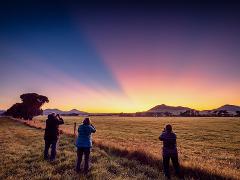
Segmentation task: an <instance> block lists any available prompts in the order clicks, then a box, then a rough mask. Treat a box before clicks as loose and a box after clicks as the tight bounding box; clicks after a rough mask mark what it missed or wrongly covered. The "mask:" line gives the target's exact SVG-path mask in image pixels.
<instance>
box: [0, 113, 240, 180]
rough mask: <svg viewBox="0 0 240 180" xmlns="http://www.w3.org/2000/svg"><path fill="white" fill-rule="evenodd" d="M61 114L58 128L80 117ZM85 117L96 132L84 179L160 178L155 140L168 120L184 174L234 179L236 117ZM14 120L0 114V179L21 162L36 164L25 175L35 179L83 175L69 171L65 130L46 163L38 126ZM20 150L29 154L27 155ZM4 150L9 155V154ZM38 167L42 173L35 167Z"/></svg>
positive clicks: (40, 120)
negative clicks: (52, 159) (54, 155)
mask: <svg viewBox="0 0 240 180" xmlns="http://www.w3.org/2000/svg"><path fill="white" fill-rule="evenodd" d="M45 118H46V117H37V118H36V121H35V123H33V122H31V124H32V125H34V126H42V127H44V120H45ZM64 119H65V125H63V127H62V129H63V130H64V131H65V132H67V133H73V124H74V122H77V123H78V124H79V123H81V121H82V118H81V117H65V118H64ZM91 119H92V122H93V124H94V125H95V126H96V128H97V133H96V134H95V135H94V136H93V138H94V140H95V144H94V148H93V157H92V171H91V174H90V175H88V176H89V177H88V178H90V179H114V178H115V179H162V178H163V176H162V168H161V143H160V142H159V140H158V137H159V134H160V132H161V131H162V128H163V127H164V125H165V124H167V123H171V124H172V125H173V127H174V130H175V132H176V133H177V136H178V147H179V148H178V149H179V153H180V162H181V165H182V167H183V170H184V174H185V177H186V179H239V177H240V169H239V168H240V161H239V160H240V159H239V157H240V150H239V147H240V119H239V118H180V117H179V118H132V117H131V118H126V117H92V118H91ZM14 123H16V122H12V121H7V120H2V119H1V124H3V125H1V127H0V129H1V132H0V133H1V134H0V137H1V138H0V140H1V143H3V142H4V143H5V144H4V143H3V146H1V151H0V154H1V155H2V154H3V155H4V156H2V157H1V158H2V160H3V162H4V164H7V165H6V166H4V167H5V168H3V167H1V169H2V170H0V171H1V173H0V178H1V177H4V179H5V178H6V177H11V175H12V177H26V176H29V175H30V174H24V173H28V172H24V170H23V169H22V168H23V167H25V166H27V165H28V166H35V165H36V169H35V170H36V172H35V175H31V177H34V178H38V175H39V174H41V177H39V178H40V179H42V178H48V177H52V178H54V177H56V178H60V176H63V177H69V178H70V179H71V178H73V179H74V178H79V177H80V178H84V177H83V176H78V175H76V174H75V173H74V171H73V168H74V163H75V150H74V145H73V144H74V143H73V141H74V140H73V138H72V137H70V136H66V135H63V136H62V137H61V141H60V145H59V159H58V160H57V162H55V163H54V164H49V163H48V162H45V161H43V160H42V157H41V153H42V148H43V140H42V134H43V131H42V130H34V129H31V128H30V127H26V126H23V125H21V124H19V123H18V124H17V126H16V125H15V124H14ZM9 126H10V127H11V128H10V129H12V130H11V131H9V128H8V127H9ZM10 132H11V133H10ZM14 134H15V135H14ZM19 134H20V135H19ZM9 136H14V137H11V138H10V137H9ZM19 136H20V137H22V138H19ZM14 138H16V139H15V140H14ZM31 138H32V139H31ZM10 139H11V140H10ZM11 141H14V142H15V143H14V147H15V148H14V149H12V150H13V152H11V151H8V148H10V149H11V148H12V147H10V146H11V144H12V143H11ZM34 142H38V143H34ZM31 143H32V144H33V145H34V147H33V148H31V146H29V144H31ZM24 144H25V145H26V147H27V149H28V150H21V151H18V150H16V149H17V148H18V147H20V149H24ZM15 151H17V152H15ZM25 151H27V152H25ZM15 153H16V154H15ZM26 153H28V154H30V155H31V156H30V157H27V156H26ZM5 155H6V156H7V157H5ZM8 156H9V157H11V156H13V157H12V158H13V159H12V160H11V158H9V157H8ZM22 156H23V157H24V158H25V159H26V161H27V162H28V163H27V164H26V163H24V162H22V163H20V164H21V166H20V165H17V164H16V166H17V169H18V171H19V172H18V171H17V173H16V172H15V173H12V170H13V169H15V168H14V166H15V163H14V162H15V161H14V160H17V158H19V157H22ZM32 156H33V157H32ZM61 159H63V160H61ZM2 160H1V161H2ZM13 164H14V166H13ZM24 164H25V165H24ZM34 164H35V165H34ZM12 166H13V167H12ZM38 166H40V167H41V168H42V169H46V171H45V170H41V168H40V167H38ZM9 168H10V170H9ZM56 169H61V170H59V171H58V170H56ZM42 171H44V173H43V174H42V173H39V172H42ZM37 172H38V173H37ZM16 174H17V176H15V175H16ZM37 174H38V175H37Z"/></svg>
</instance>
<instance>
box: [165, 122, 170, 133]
mask: <svg viewBox="0 0 240 180" xmlns="http://www.w3.org/2000/svg"><path fill="white" fill-rule="evenodd" d="M165 129H166V132H168V133H170V132H172V126H171V124H168V125H166V127H165Z"/></svg>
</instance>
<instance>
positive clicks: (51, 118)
mask: <svg viewBox="0 0 240 180" xmlns="http://www.w3.org/2000/svg"><path fill="white" fill-rule="evenodd" d="M61 124H64V121H63V119H62V118H61V117H60V116H59V114H57V115H56V114H55V113H52V114H49V115H48V119H47V120H46V128H45V134H44V140H45V149H44V159H48V158H49V155H48V151H49V148H50V147H51V155H50V160H51V161H53V160H55V158H56V145H57V141H58V138H59V125H61Z"/></svg>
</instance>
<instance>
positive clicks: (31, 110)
mask: <svg viewBox="0 0 240 180" xmlns="http://www.w3.org/2000/svg"><path fill="white" fill-rule="evenodd" d="M20 98H21V100H22V103H16V104H14V105H13V106H12V107H10V108H9V109H8V110H7V111H6V112H5V113H4V114H5V115H7V116H12V117H14V118H23V119H25V120H28V119H29V120H32V118H33V117H34V116H38V115H41V114H42V113H43V110H42V109H40V108H41V106H42V105H43V104H44V103H48V102H49V100H48V98H47V97H46V96H43V95H39V94H36V93H27V94H22V95H21V96H20Z"/></svg>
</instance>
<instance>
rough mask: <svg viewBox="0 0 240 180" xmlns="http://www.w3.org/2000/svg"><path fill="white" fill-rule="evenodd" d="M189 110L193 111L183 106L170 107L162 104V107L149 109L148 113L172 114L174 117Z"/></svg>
mask: <svg viewBox="0 0 240 180" xmlns="http://www.w3.org/2000/svg"><path fill="white" fill-rule="evenodd" d="M187 110H192V109H191V108H188V107H182V106H168V105H165V104H161V105H157V106H154V107H153V108H151V109H149V110H148V111H147V112H154V113H157V112H161V113H164V112H170V113H172V114H174V115H179V114H180V113H181V112H185V111H187Z"/></svg>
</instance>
